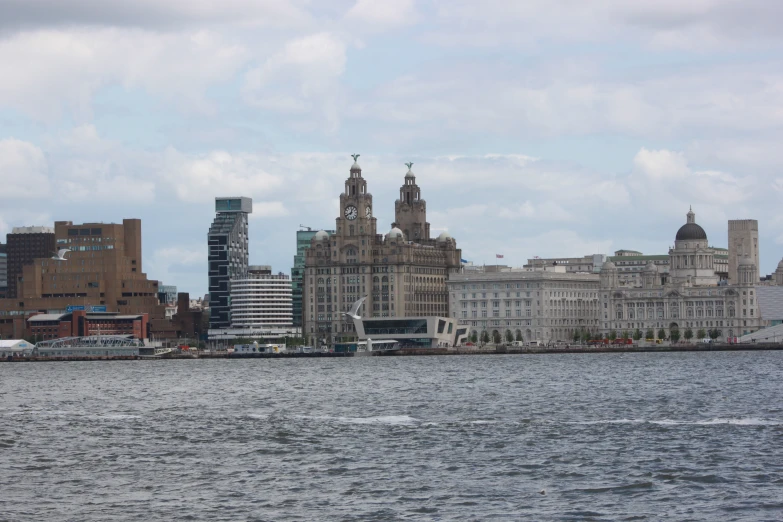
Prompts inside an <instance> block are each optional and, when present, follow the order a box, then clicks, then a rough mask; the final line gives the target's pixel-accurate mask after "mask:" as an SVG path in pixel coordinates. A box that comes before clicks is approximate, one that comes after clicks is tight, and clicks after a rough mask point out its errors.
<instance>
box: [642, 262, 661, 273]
mask: <svg viewBox="0 0 783 522" xmlns="http://www.w3.org/2000/svg"><path fill="white" fill-rule="evenodd" d="M644 271H645V272H655V273H658V267H657V266H655V263H653V262H652V261H650V262H649V263H647V266H645V267H644Z"/></svg>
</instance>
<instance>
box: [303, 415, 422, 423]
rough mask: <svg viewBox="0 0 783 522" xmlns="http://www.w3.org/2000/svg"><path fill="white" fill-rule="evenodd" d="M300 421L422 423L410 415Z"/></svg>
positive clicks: (322, 418)
mask: <svg viewBox="0 0 783 522" xmlns="http://www.w3.org/2000/svg"><path fill="white" fill-rule="evenodd" d="M296 418H298V419H307V420H322V421H331V422H342V423H345V424H390V425H412V424H418V423H419V422H421V421H420V420H419V419H416V418H414V417H411V416H409V415H382V416H377V417H326V416H311V415H297V416H296Z"/></svg>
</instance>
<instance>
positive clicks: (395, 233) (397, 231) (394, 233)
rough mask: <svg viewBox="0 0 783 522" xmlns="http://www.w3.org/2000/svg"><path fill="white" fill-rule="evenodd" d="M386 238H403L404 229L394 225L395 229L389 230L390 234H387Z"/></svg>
mask: <svg viewBox="0 0 783 522" xmlns="http://www.w3.org/2000/svg"><path fill="white" fill-rule="evenodd" d="M386 239H403V234H402V230H400V229H399V228H397V227H394V228H393V229H391V230H389V233H388V234H386Z"/></svg>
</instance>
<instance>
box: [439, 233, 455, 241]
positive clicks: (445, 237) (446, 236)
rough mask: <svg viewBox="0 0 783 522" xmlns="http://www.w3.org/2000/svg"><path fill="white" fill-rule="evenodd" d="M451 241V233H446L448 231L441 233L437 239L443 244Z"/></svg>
mask: <svg viewBox="0 0 783 522" xmlns="http://www.w3.org/2000/svg"><path fill="white" fill-rule="evenodd" d="M449 239H452V238H451V236H450V235H449V233H448V232H446V231H443V232H441V233H440V235H439V236H438V239H437V241H438V242H439V243H443V242H445V241H448V240H449Z"/></svg>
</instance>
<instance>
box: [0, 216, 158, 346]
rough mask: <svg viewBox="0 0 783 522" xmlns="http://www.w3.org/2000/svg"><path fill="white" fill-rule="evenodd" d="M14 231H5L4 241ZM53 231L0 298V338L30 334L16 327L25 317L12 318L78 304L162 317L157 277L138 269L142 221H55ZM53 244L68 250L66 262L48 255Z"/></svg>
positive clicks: (62, 311) (56, 311)
mask: <svg viewBox="0 0 783 522" xmlns="http://www.w3.org/2000/svg"><path fill="white" fill-rule="evenodd" d="M13 235H14V234H9V235H8V237H9V240H10V239H11V236H13ZM19 235H23V234H19ZM53 236H54V243H55V244H54V245H51V248H48V247H47V248H44V247H36V248H38V250H35V252H36V254H35V255H36V256H37V257H35V258H34V259H33V260H32V261H31V262H30V263H28V264H26V265H24V266H23V268H22V275H21V278H19V279H18V280H17V288H16V290H17V292H16V297H14V298H10V297H9V298H7V299H0V337H3V338H7V337H11V336H16V337H17V338H18V337H20V336H22V335H25V334H26V333H27V334H29V332H24V331H21V332H20V331H18V330H19V328H20V325H21V329H22V330H26V329H27V328H26V325H25V321H24V319H22V321H21V323H20V322H19V321H15V318H17V317H19V316H21V317H22V318H24V317H29V316H31V315H33V314H37V313H45V314H66V313H68V312H69V310H78V309H80V308H83V309H85V310H100V311H101V312H110V313H115V314H119V315H139V314H148V320H149V321H150V322H152V321H153V320H155V319H159V318H160V319H162V318H164V317H165V306H164V305H161V304H160V303H159V302H158V282H157V281H151V280H148V279H147V276H146V274H144V272H143V267H142V249H141V220H139V219H125V220H123V222H122V224H113V223H109V224H106V223H84V224H79V225H74V224H73V223H72V222H70V221H57V222H55V227H54V234H53ZM10 246H11V245H10V243H9V260H10V250H11V248H10ZM55 248H56V249H61V248H67V249H69V250H71V252H69V253H67V254H66V256H65V257H66V260H65V261H58V260H55V259H52V255H51V254H52V252H53V251H54V250H55ZM28 251H29V252H32V251H33V248H32V247H29V248H28ZM9 264H10V263H9ZM9 268H10V267H9ZM9 289H10V287H9ZM143 334H146V332H143Z"/></svg>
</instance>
